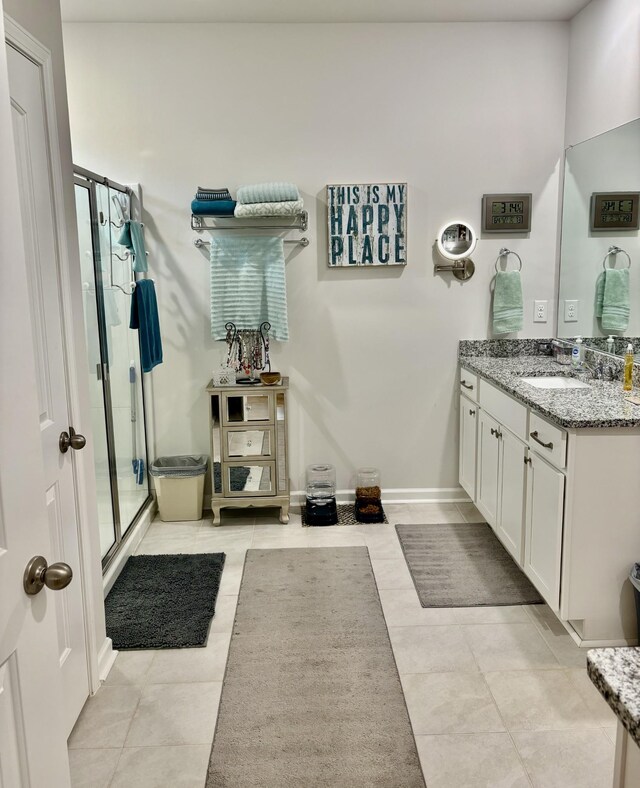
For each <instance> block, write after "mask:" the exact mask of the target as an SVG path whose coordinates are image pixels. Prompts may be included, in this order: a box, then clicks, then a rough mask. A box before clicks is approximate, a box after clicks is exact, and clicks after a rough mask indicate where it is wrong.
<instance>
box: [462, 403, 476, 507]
mask: <svg viewBox="0 0 640 788" xmlns="http://www.w3.org/2000/svg"><path fill="white" fill-rule="evenodd" d="M477 427H478V406H477V405H476V404H475V402H472V401H471V400H470V399H468V398H467V397H464V396H461V397H460V461H459V466H458V467H459V480H460V486H461V487H462V488H463V489H464V490H465V491H466V492H467V493H468V495H469V497H470V498H471V500H472V501H475V500H476V451H477V448H478V438H477V435H478V430H477Z"/></svg>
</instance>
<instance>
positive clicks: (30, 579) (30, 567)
mask: <svg viewBox="0 0 640 788" xmlns="http://www.w3.org/2000/svg"><path fill="white" fill-rule="evenodd" d="M72 579H73V571H72V569H71V567H70V566H69V564H63V563H62V562H59V563H57V564H51V566H49V565H48V564H47V560H46V558H44V557H43V556H41V555H35V556H34V557H33V558H32V559H31V561H29V563H28V564H27V568H26V569H25V570H24V578H23V585H24V590H25V591H26V593H27V594H29V596H34V594H38V593H40V591H42V589H43V588H44V587H45V586H46V587H47V588H50V589H51V590H52V591H60V590H61V589H63V588H66V587H67V586H68V585H69V583H70V582H71V580H72Z"/></svg>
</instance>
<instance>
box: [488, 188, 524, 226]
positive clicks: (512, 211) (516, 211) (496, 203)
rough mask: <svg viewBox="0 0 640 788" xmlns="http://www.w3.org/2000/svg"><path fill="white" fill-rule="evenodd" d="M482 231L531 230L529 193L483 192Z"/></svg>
mask: <svg viewBox="0 0 640 788" xmlns="http://www.w3.org/2000/svg"><path fill="white" fill-rule="evenodd" d="M482 231H483V232H485V233H529V232H531V195H530V194H484V195H483V196H482Z"/></svg>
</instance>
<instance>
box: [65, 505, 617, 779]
mask: <svg viewBox="0 0 640 788" xmlns="http://www.w3.org/2000/svg"><path fill="white" fill-rule="evenodd" d="M385 508H386V511H387V515H388V517H389V520H390V522H391V525H374V526H371V525H368V526H360V525H356V526H344V527H332V528H309V529H307V528H305V529H303V528H301V527H300V518H299V515H295V514H294V515H292V517H291V522H290V523H289V524H288V525H286V526H283V525H281V524H280V523H279V522H278V520H277V517H276V514H277V513H276V512H274V511H273V510H272V511H268V510H264V511H262V510H255V512H254V513H253V514H252V516H250V517H247V515H246V514H245V513H242V512H241V511H236V512H233V511H229V510H227V511H226V512H224V513H223V523H224V524H223V525H222V526H220V527H218V528H213V527H212V526H211V523H210V521H208V520H203V521H200V522H198V523H162V522H160V521H157V522H154V523H153V524H152V525H151V527H150V528H149V531H148V533H147V535H146V537H145V539H144V540H143V541H142V543H141V545H140V547H139V549H138V553H166V552H183V553H196V552H206V551H222V552H225V553H226V554H227V560H226V565H225V569H224V572H223V576H222V581H221V585H220V595H219V597H218V604H217V608H216V615H215V618H214V620H213V622H212V626H211V633H210V635H209V640H208V643H207V646H206V648H202V649H179V650H175V651H138V652H126V651H125V652H121V653H120V654H119V655H118V657H117V659H116V662H115V665H114V667H113V669H112V670H111V673H110V674H109V677H108V679H107V681H106V682H105V684H104V686H103V687H102V688H101V689H100V691H99V692H98V693H97V694H96V695H95V697H93V698H91V699H90V700H89V701H88V702H87V704H86V706H85V708H84V710H83V712H82V714H81V716H80V719H79V720H78V723H77V724H76V726H75V728H74V730H73V732H72V734H71V737H70V739H69V756H70V761H71V769H72V778H73V786H74V788H166V787H167V786H171V788H202V787H203V785H204V779H205V775H206V770H207V763H208V759H209V751H210V749H211V742H212V740H213V733H214V729H215V724H216V716H217V707H218V702H219V699H220V692H221V689H222V679H223V676H224V668H225V662H226V658H227V651H228V648H229V642H230V639H231V629H232V626H233V618H234V613H235V606H236V601H237V595H238V590H239V588H240V580H241V577H242V566H243V562H244V556H245V552H246V550H247V549H248V548H250V547H255V548H270V547H313V546H318V547H323V546H339V545H344V546H357V545H365V546H367V547H368V549H369V553H370V556H371V562H372V565H373V569H374V573H375V577H376V581H377V584H378V589H379V592H380V598H381V601H382V607H383V610H384V614H385V618H386V621H387V625H388V627H389V634H390V637H391V643H392V646H393V650H394V654H395V658H396V662H397V665H398V670H399V672H400V678H401V681H402V686H403V688H404V692H405V697H406V701H407V706H408V709H409V715H410V717H411V723H412V725H413V729H414V733H415V736H416V742H417V746H418V752H419V754H420V759H421V762H422V767H423V770H424V774H425V779H426V782H427V785H428V788H476V787H479V786H483V787H484V788H516V787H517V788H520V786H527V787H528V788H531V786H535V788H609V786H610V785H611V781H612V775H613V755H614V745H613V740H614V736H615V718H614V716H613V713H612V712H611V711H610V709H609V707H608V706H607V705H606V704H605V702H604V701H603V700H602V698H601V697H600V695H599V694H598V692H597V691H596V689H595V688H594V687H593V686H592V684H591V682H590V681H589V679H588V677H587V674H586V670H585V653H584V651H581V650H580V649H578V648H577V647H576V646H575V644H574V643H573V641H572V640H571V638H570V637H569V636H568V635H567V633H566V632H565V630H564V629H563V627H562V626H561V625H560V624H559V623H558V622H557V620H556V619H555V617H554V616H553V614H552V613H551V611H550V610H549V609H548V608H546V607H545V606H542V605H535V606H522V607H495V608H487V607H485V608H479V607H478V608H451V609H448V608H445V609H443V608H431V609H428V608H422V607H421V606H420V603H419V601H418V597H417V595H416V592H415V590H414V587H413V582H412V580H411V576H410V574H409V570H408V569H407V566H406V563H405V561H404V559H403V557H402V551H401V548H400V544H399V542H398V539H397V537H396V533H395V529H394V528H393V524H395V523H424V524H425V527H427V528H428V524H429V523H437V522H464V521H467V522H478V521H479V520H481V519H482V518H481V517H480V516H479V514H478V512H477V510H475V508H474V507H473V505H471V504H460V505H455V504H429V505H426V504H424V505H423V504H421V505H417V504H416V505H402V506H401V505H398V506H387V507H385ZM269 788H272V787H271V786H269ZM336 788H348V786H336ZM388 788H402V786H388Z"/></svg>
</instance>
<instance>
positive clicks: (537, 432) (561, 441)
mask: <svg viewBox="0 0 640 788" xmlns="http://www.w3.org/2000/svg"><path fill="white" fill-rule="evenodd" d="M529 447H530V448H531V449H533V451H535V452H536V453H537V454H539V455H540V456H541V457H544V458H545V459H546V460H548V461H549V462H550V463H551V464H552V465H555V466H556V468H564V467H565V465H566V462H567V433H566V432H565V431H564V430H563V429H561V428H560V427H556V426H555V425H554V424H550V423H549V422H548V421H545V419H543V418H540V416H538V415H537V414H536V413H531V416H530V418H529Z"/></svg>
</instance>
